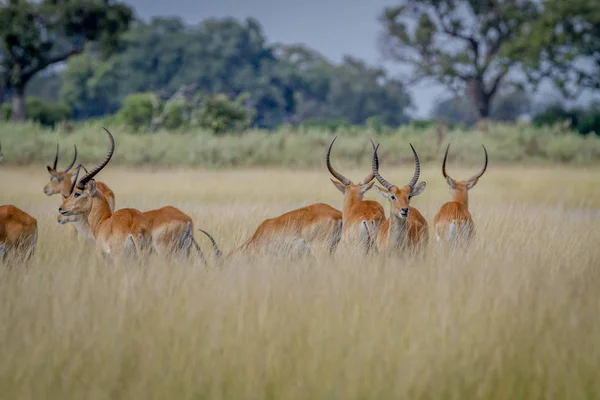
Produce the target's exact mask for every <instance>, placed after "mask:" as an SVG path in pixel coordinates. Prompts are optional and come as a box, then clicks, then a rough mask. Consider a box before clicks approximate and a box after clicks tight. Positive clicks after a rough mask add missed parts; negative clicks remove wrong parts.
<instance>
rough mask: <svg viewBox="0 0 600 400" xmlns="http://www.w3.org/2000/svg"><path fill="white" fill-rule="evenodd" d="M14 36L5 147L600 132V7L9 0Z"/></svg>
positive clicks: (0, 77) (7, 36) (6, 64)
mask: <svg viewBox="0 0 600 400" xmlns="http://www.w3.org/2000/svg"><path fill="white" fill-rule="evenodd" d="M0 33H1V37H0V40H1V47H0V103H1V104H0V120H1V121H3V123H2V125H0V133H1V134H2V135H3V136H6V138H7V140H11V137H12V138H13V140H17V136H18V137H20V138H21V139H22V138H23V137H24V135H27V134H28V132H32V131H35V132H39V131H44V130H52V131H54V132H59V133H60V132H62V133H68V132H74V131H77V130H78V129H80V128H81V127H82V126H90V125H93V124H97V125H98V126H100V124H102V125H106V126H113V127H115V126H118V127H120V128H121V129H122V130H123V131H124V132H127V133H130V134H132V135H149V134H152V133H155V132H161V134H162V135H165V134H168V133H173V134H175V133H186V132H188V133H189V132H196V133H200V132H202V133H203V134H205V135H227V134H232V135H240V134H244V133H247V132H249V131H257V130H260V131H263V132H270V133H273V132H281V131H285V132H286V133H288V134H293V133H294V132H298V131H306V130H307V129H310V130H313V131H314V130H317V131H322V132H325V133H331V132H337V131H340V130H344V131H346V132H347V131H353V130H354V131H364V130H365V129H367V130H369V131H370V132H374V133H375V134H389V135H393V134H394V133H395V132H398V130H400V131H402V129H404V132H405V131H406V129H412V131H411V132H413V133H414V132H417V131H418V130H419V129H421V130H423V129H425V130H426V129H433V127H436V128H435V129H437V131H436V134H437V135H438V136H439V135H442V136H443V135H444V134H445V133H446V132H448V131H453V130H462V131H467V130H472V129H479V130H484V131H485V127H487V126H488V125H487V124H488V123H490V122H492V123H501V124H504V125H512V124H515V123H517V124H525V125H526V126H529V127H532V129H533V128H535V127H538V128H539V127H556V126H559V127H560V128H559V129H560V130H561V132H563V133H564V132H568V133H569V134H577V135H588V136H589V135H592V136H596V133H600V2H598V1H594V0H570V1H569V2H566V1H564V0H546V1H538V0H505V1H503V0H481V1H476V0H435V1H434V0H404V1H393V0H369V1H357V0H318V1H317V0H305V1H302V2H299V1H290V0H278V1H275V0H252V1H245V2H242V1H234V0H219V1H217V0H214V1H208V0H204V1H194V0H171V1H169V2H151V1H148V0H130V1H114V0H62V1H51V0H42V1H32V0H10V1H4V2H2V3H1V4H0ZM23 121H28V122H26V123H28V124H30V125H26V126H27V129H22V128H19V124H20V123H22V122H23ZM20 126H23V125H20ZM521 126H522V125H521ZM548 129H549V128H548ZM509 131H510V130H507V129H506V128H504V130H503V132H509ZM11 135H12V136H11ZM500 136H502V135H500ZM529 136H535V135H533V134H532V135H529ZM505 139H506V138H505ZM596 139H597V138H596ZM32 140H33V139H32ZM53 140H54V139H53ZM506 140H508V139H506ZM573 140H575V139H573ZM44 143H45V142H44ZM90 143H91V142H90ZM100 143H102V144H104V142H103V141H100ZM581 143H583V142H581ZM526 145H528V144H526ZM536 146H538V147H539V145H536ZM557 146H558V145H557ZM586 146H588V147H589V146H592V147H594V146H595V147H594V148H595V149H596V150H597V151H598V152H600V146H598V143H597V142H596V141H594V142H593V143H592V141H591V140H589V141H588V142H586V144H585V145H584V144H581V145H579V147H578V148H580V147H586ZM530 147H535V146H530ZM576 147H577V146H576ZM596 150H595V151H596ZM531 152H533V153H531V154H530V155H531V156H534V155H539V156H540V157H542V158H543V157H544V155H543V154H541V153H540V154H537V153H536V150H535V149H534V150H531ZM30 153H31V152H30V151H29V152H28V151H27V149H23V150H22V151H21V154H24V155H23V156H19V157H17V156H16V155H15V156H13V158H11V156H10V155H7V157H6V160H7V161H8V162H11V161H13V162H30V161H33V159H32V156H31V154H30ZM84 153H85V150H84ZM575 153H576V152H575V151H572V152H571V153H568V154H567V155H566V156H565V155H564V154H562V155H558V156H556V157H554V156H553V157H554V158H553V159H555V160H562V161H569V160H574V159H576V156H575ZM565 154H566V153H565ZM45 156H46V155H45ZM160 157H162V156H161V155H157V156H156V157H155V158H152V160H153V161H152V162H160ZM524 157H525V156H524ZM561 157H562V158H561ZM565 157H566V159H565ZM598 157H600V154H599V153H594V154H591V155H590V156H589V158H590V159H595V158H598ZM509 161H510V160H509Z"/></svg>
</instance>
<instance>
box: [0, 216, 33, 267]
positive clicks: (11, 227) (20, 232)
mask: <svg viewBox="0 0 600 400" xmlns="http://www.w3.org/2000/svg"><path fill="white" fill-rule="evenodd" d="M37 231H38V229H37V220H36V219H35V218H33V217H32V216H31V215H29V214H27V213H26V212H25V211H22V210H20V209H18V208H17V207H15V206H12V205H5V206H0V245H1V246H2V248H3V250H2V253H3V255H2V259H4V258H5V257H7V256H10V257H11V258H13V257H16V259H21V260H29V259H30V258H31V256H32V255H33V253H34V251H35V247H36V244H37ZM0 261H3V260H0Z"/></svg>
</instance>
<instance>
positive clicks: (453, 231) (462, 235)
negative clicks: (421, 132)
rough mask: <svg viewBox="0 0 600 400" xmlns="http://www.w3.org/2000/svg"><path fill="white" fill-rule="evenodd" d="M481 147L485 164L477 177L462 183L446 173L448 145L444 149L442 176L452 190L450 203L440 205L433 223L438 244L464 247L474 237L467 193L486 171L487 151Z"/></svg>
mask: <svg viewBox="0 0 600 400" xmlns="http://www.w3.org/2000/svg"><path fill="white" fill-rule="evenodd" d="M481 147H483V151H484V153H485V164H484V166H483V168H482V170H481V171H480V172H479V173H478V174H477V175H474V176H473V177H471V178H469V179H467V180H464V181H456V180H454V179H452V178H451V177H450V176H449V175H448V174H447V173H446V160H447V159H448V150H449V149H450V144H448V147H446V153H445V154H444V161H443V162H442V175H443V176H444V178H445V179H446V182H447V183H448V186H450V189H451V190H452V201H449V202H447V203H445V204H444V205H442V207H441V208H440V210H439V211H438V213H437V214H436V216H435V219H434V221H433V223H434V228H435V237H436V240H437V242H438V243H446V244H450V245H457V244H463V245H466V244H468V243H470V242H471V240H472V239H473V237H474V236H475V224H474V223H473V218H472V217H471V213H470V212H469V196H468V191H469V190H471V189H472V188H473V187H474V186H475V185H476V184H477V182H478V180H479V178H481V177H482V176H483V174H484V173H485V170H486V169H487V165H488V154H487V150H486V148H485V146H483V145H482V146H481Z"/></svg>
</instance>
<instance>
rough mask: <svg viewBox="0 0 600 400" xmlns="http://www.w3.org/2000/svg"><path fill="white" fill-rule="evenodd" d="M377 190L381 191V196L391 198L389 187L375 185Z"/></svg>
mask: <svg viewBox="0 0 600 400" xmlns="http://www.w3.org/2000/svg"><path fill="white" fill-rule="evenodd" d="M375 190H377V193H379V194H380V195H381V196H383V197H385V198H386V199H389V198H390V195H391V193H390V192H389V191H388V190H387V189H384V188H381V187H379V186H377V185H375Z"/></svg>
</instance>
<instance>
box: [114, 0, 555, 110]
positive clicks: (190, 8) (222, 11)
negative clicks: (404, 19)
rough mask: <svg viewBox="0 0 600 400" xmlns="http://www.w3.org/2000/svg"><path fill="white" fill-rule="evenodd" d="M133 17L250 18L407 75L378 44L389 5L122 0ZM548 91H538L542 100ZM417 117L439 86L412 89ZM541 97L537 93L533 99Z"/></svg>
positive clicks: (334, 57) (273, 32) (360, 0)
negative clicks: (382, 20) (381, 19)
mask: <svg viewBox="0 0 600 400" xmlns="http://www.w3.org/2000/svg"><path fill="white" fill-rule="evenodd" d="M125 2H126V3H128V4H129V5H131V6H132V7H133V8H134V9H135V10H136V12H137V14H138V16H140V17H141V18H143V19H145V20H149V19H150V18H151V17H153V16H166V15H176V16H180V17H181V18H183V20H184V21H186V22H187V23H189V24H197V23H199V22H201V21H203V20H205V19H207V18H215V17H235V18H239V19H244V18H247V17H253V18H254V19H256V20H257V21H258V22H259V23H260V24H261V25H262V27H263V31H264V33H265V35H266V37H267V39H268V40H269V42H270V43H273V42H279V43H285V44H305V45H306V46H308V47H311V48H313V49H315V50H317V51H319V52H320V53H321V54H323V55H324V56H325V57H327V58H328V59H330V60H331V61H335V62H339V61H341V59H342V57H343V56H344V55H352V56H354V57H358V58H362V59H363V60H365V61H367V62H368V63H369V64H372V65H378V66H383V67H385V68H386V69H387V70H388V71H390V72H391V73H392V74H395V73H396V74H397V73H406V72H407V71H406V70H405V69H403V68H402V67H398V66H396V65H394V64H392V63H390V62H386V60H384V59H383V58H382V56H381V54H380V52H379V49H378V46H377V41H378V37H379V35H380V34H381V32H382V25H381V24H380V23H379V21H378V16H379V15H380V14H381V12H382V11H383V9H384V8H385V7H386V6H392V5H394V4H398V2H397V1H394V0H295V1H292V0H168V1H162V2H159V1H156V0H126V1H125ZM549 91H550V89H549V88H548V87H546V88H545V89H544V90H543V93H542V96H546V95H547V93H548V92H549ZM410 92H411V95H412V98H413V102H414V104H415V106H416V108H415V110H414V114H415V116H416V117H426V116H428V115H429V112H430V110H431V108H432V106H433V105H434V104H435V101H436V100H439V99H440V98H445V97H449V96H450V94H449V92H448V91H446V90H445V89H444V87H443V86H440V85H438V84H435V83H433V82H424V83H421V84H419V85H415V86H412V87H411V88H410ZM538 96H540V94H538Z"/></svg>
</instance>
